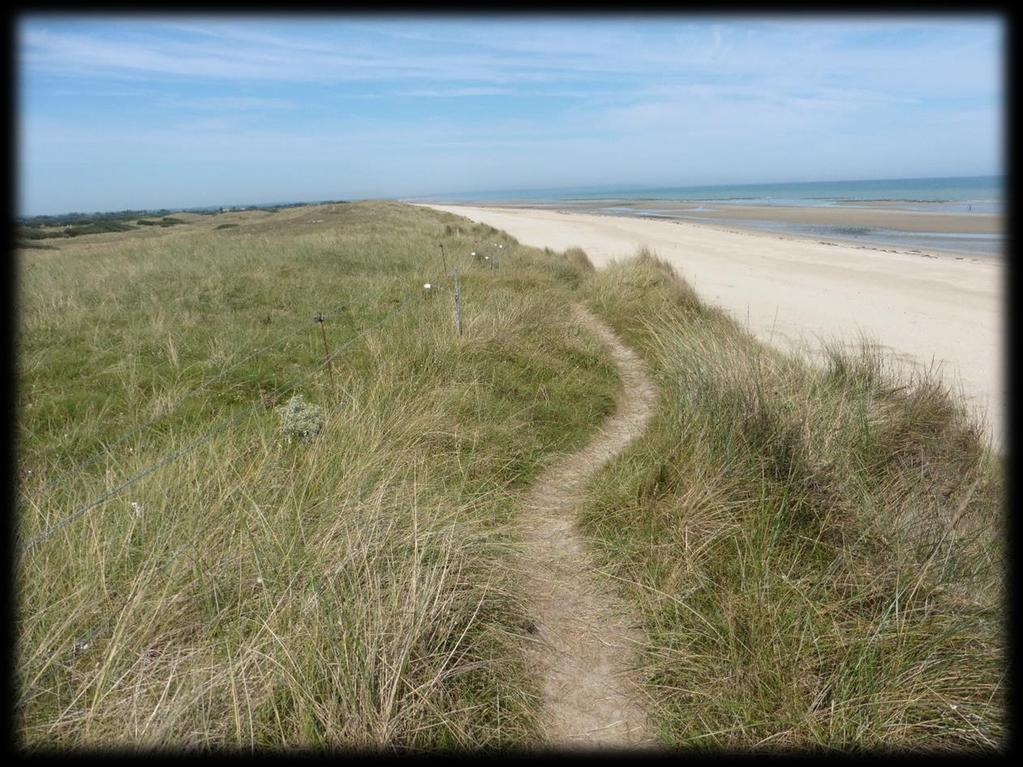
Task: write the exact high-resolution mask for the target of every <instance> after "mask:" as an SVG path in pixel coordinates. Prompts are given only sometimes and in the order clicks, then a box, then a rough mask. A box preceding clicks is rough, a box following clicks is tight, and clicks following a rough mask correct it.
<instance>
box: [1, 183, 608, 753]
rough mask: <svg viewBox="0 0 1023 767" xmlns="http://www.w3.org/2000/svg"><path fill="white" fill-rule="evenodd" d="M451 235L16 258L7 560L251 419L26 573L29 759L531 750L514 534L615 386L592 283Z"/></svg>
mask: <svg viewBox="0 0 1023 767" xmlns="http://www.w3.org/2000/svg"><path fill="white" fill-rule="evenodd" d="M224 219H229V220H228V221H227V223H237V224H239V225H238V226H237V228H234V229H233V230H232V233H231V235H230V237H223V236H220V235H219V234H218V236H212V234H211V233H212V232H213V231H214V230H216V229H217V228H219V227H220V226H222V224H223V223H224ZM310 220H316V221H318V222H320V223H318V224H316V225H310V224H309V223H308V222H309V221H310ZM459 221H460V220H459V219H457V218H455V217H453V216H448V215H445V214H440V213H437V212H434V211H428V210H424V209H420V208H414V207H411V206H403V205H398V204H388V203H359V204H346V205H334V206H320V207H317V208H311V209H304V208H296V209H288V210H282V211H280V212H277V213H274V214H272V215H268V214H266V213H265V212H252V213H251V214H250V213H244V214H238V213H235V214H232V215H229V216H212V217H195V218H194V219H190V220H189V221H188V222H186V224H184V225H178V226H175V227H172V228H171V229H164V230H159V228H157V227H146V228H144V229H145V231H143V230H139V231H137V232H131V233H117V234H113V233H108V234H105V235H95V236H89V237H81V238H76V239H75V241H74V242H68V243H66V244H64V243H62V244H61V246H60V248H59V249H58V250H52V251H51V250H47V251H39V252H37V251H31V252H30V253H25V252H22V253H20V254H19V278H20V280H19V306H18V318H19V337H18V345H17V355H18V402H19V411H18V413H19V417H18V424H17V426H18V450H19V463H18V468H19V478H20V482H19V491H20V499H21V500H20V503H19V508H18V522H17V533H18V539H19V546H20V545H22V544H23V543H24V542H25V541H27V540H32V539H33V537H35V536H38V535H40V534H45V532H46V531H47V530H50V529H52V525H53V524H54V523H55V522H57V521H59V520H60V519H62V518H65V517H66V516H67V515H69V514H71V513H73V512H74V511H75V510H77V509H80V508H82V507H83V505H85V504H87V502H88V501H90V500H91V499H93V498H96V497H98V496H101V495H102V494H103V493H104V492H105V491H106V490H108V489H109V488H112V487H116V486H117V485H118V484H120V483H121V482H122V481H123V480H124V479H126V478H129V477H131V476H133V475H134V474H135V473H136V472H139V471H141V470H143V469H144V468H145V467H147V466H150V465H152V464H153V463H154V462H157V461H159V460H160V459H161V458H162V457H164V456H166V455H168V454H170V453H171V451H174V450H175V449H178V448H182V447H187V446H189V445H190V444H191V441H192V440H194V439H196V437H199V436H201V435H203V434H204V433H206V432H207V431H208V430H209V429H210V428H211V427H214V426H216V425H217V424H219V423H222V420H223V419H225V418H229V417H231V416H232V415H233V414H237V413H246V411H247V410H249V409H251V412H247V413H246V414H245V415H243V416H242V417H241V418H240V420H239V421H238V422H237V423H234V424H232V425H230V426H229V427H228V428H224V429H223V430H222V431H219V432H217V433H215V434H213V435H212V436H211V437H210V438H209V439H208V440H207V441H205V442H202V443H201V444H199V445H197V446H195V447H193V448H192V449H189V450H187V451H186V452H184V453H183V454H182V455H181V456H180V457H178V458H177V459H176V460H174V461H172V462H170V463H168V464H167V465H166V466H164V467H163V468H161V469H159V470H158V471H155V472H154V473H152V474H149V475H148V476H145V477H143V478H142V479H140V480H139V481H138V482H137V483H136V484H133V485H131V486H130V487H129V488H127V489H126V490H124V491H123V492H121V493H119V494H117V495H116V496H115V497H112V498H110V499H109V500H107V501H106V502H105V503H103V504H101V505H99V506H97V507H96V508H94V509H92V510H91V511H89V512H88V513H85V514H83V515H81V516H80V517H78V518H76V519H74V520H73V521H71V522H70V523H68V524H67V525H66V526H65V527H63V528H61V529H60V530H59V531H57V532H55V533H53V534H52V535H50V536H49V537H48V538H46V539H45V540H42V541H41V542H39V543H38V544H36V545H34V546H33V547H32V548H31V549H28V550H23V553H21V554H19V556H18V560H17V564H16V609H17V615H18V625H17V647H16V651H17V654H16V672H17V682H18V684H17V695H18V696H19V698H20V699H21V705H20V706H19V708H18V709H17V712H16V721H15V731H16V735H17V737H18V739H19V742H20V743H21V744H22V745H23V746H24V747H26V748H29V749H33V750H36V749H43V750H46V749H53V748H59V749H64V748H95V747H99V748H119V749H120V748H134V747H143V748H150V747H164V748H175V749H178V748H182V747H186V748H197V749H203V748H210V747H214V748H240V749H251V748H257V747H288V748H293V747H297V748H310V747H313V748H315V747H343V748H346V749H349V748H360V747H365V748H374V747H379V746H384V747H388V748H406V747H416V748H430V747H440V746H456V747H457V746H473V747H488V746H497V745H514V744H524V743H534V742H535V741H536V739H537V738H538V733H539V727H538V719H537V717H538V715H539V687H538V681H537V680H536V679H535V678H534V672H533V670H532V669H530V668H527V667H526V666H525V664H524V662H523V659H522V658H523V656H522V651H521V650H522V646H523V643H524V642H525V641H526V639H525V637H526V634H527V632H528V621H527V619H526V616H525V614H524V608H523V606H522V602H521V597H520V589H519V587H518V585H517V580H516V579H517V575H516V574H515V573H514V572H513V571H512V569H511V566H510V564H509V563H510V562H511V561H512V557H511V556H510V552H511V548H512V547H513V545H514V541H513V540H512V539H511V537H510V534H509V532H508V530H509V522H510V521H511V520H512V519H513V517H514V515H515V512H516V508H517V505H516V504H517V503H518V496H519V491H520V490H521V489H522V488H523V487H525V486H526V485H528V483H529V481H530V480H531V478H532V477H533V476H534V475H535V474H536V473H537V471H538V470H539V469H540V468H541V467H542V466H543V465H544V463H545V462H546V461H547V460H549V458H550V457H551V456H552V454H554V453H556V452H559V451H566V450H570V449H572V448H573V447H575V446H577V445H579V444H581V443H582V442H583V441H584V440H585V439H586V438H587V436H588V435H589V434H590V432H591V431H592V429H593V428H594V427H595V425H596V424H598V423H599V422H600V420H601V419H602V418H603V417H604V416H605V415H606V414H607V413H608V412H610V410H611V408H612V406H613V401H614V395H615V392H616V390H617V380H616V378H615V375H614V369H613V367H612V366H611V365H610V363H609V362H608V361H607V360H606V358H605V354H604V352H603V350H602V349H601V347H600V345H599V343H598V342H596V341H595V340H594V339H593V338H591V337H590V335H589V334H588V333H587V332H586V331H585V330H584V329H583V328H581V327H579V326H578V325H577V324H576V322H575V320H574V319H573V315H572V314H571V312H570V310H569V306H570V304H571V302H572V301H573V300H575V298H574V296H576V294H577V292H578V291H579V290H580V288H581V285H582V284H583V283H584V281H585V279H586V274H587V269H586V268H585V266H583V265H581V264H580V262H579V259H578V257H576V258H574V259H572V258H566V257H564V256H562V255H560V254H555V255H545V254H543V253H542V252H539V251H534V250H531V249H528V248H524V247H521V246H519V245H518V244H517V243H516V242H514V241H513V240H511V239H510V238H507V237H505V236H501V235H499V234H498V233H496V232H494V230H491V229H489V228H486V227H472V226H466V225H464V222H462V224H461V225H460V227H459V230H456V229H455V228H453V227H452V223H453V222H455V223H457V222H459ZM491 242H494V243H496V242H500V243H501V244H502V245H503V248H502V249H501V254H502V255H501V260H500V267H499V268H498V269H496V270H491V269H489V268H486V269H485V268H482V267H476V266H474V265H473V264H472V263H471V262H470V260H469V256H468V254H469V252H470V250H473V249H476V250H479V248H480V247H490V245H487V243H491ZM439 243H444V245H445V251H446V257H447V260H448V266H449V267H450V266H451V265H452V264H453V263H455V262H456V261H457V262H458V263H459V264H460V265H461V267H462V270H461V271H462V297H463V302H464V306H463V324H464V335H463V337H462V338H460V339H459V338H456V337H455V336H454V332H453V324H452V304H451V286H450V281H449V280H447V279H446V278H445V277H444V275H443V270H442V267H441V258H440V250H439V248H438V244H439ZM426 282H430V283H432V284H433V289H432V290H431V291H429V292H426V291H424V290H423V288H422V285H423V284H424V283H426ZM410 296H411V298H409V297H410ZM406 300H407V303H405V304H402V302H403V301H406ZM398 306H403V307H404V308H402V309H401V310H400V311H398V312H397V313H394V314H391V312H394V310H395V308H396V307H398ZM317 312H323V313H324V314H325V315H327V321H326V322H325V323H324V328H325V330H326V332H327V334H328V343H329V345H330V348H331V350H332V351H333V350H337V349H341V347H342V346H343V344H345V343H348V342H349V341H352V339H355V340H354V341H352V342H351V345H350V346H348V347H347V348H345V349H344V353H343V354H339V355H338V357H337V359H336V361H335V364H334V365H333V368H332V372H330V371H328V370H327V369H323V370H321V371H319V372H314V371H315V369H316V366H317V365H318V364H320V363H322V362H323V358H324V351H323V339H322V337H321V334H320V327H319V325H317V324H316V323H314V322H312V317H313V315H314V314H316V313H317ZM376 323H380V324H379V325H376ZM367 329H368V330H367ZM360 333H362V335H359V334H360ZM264 347H270V348H267V349H266V350H265V351H263V352H262V353H258V354H257V353H256V352H259V351H260V350H262V349H263V348H264ZM211 380H212V381H213V383H211V384H208V385H207V383H208V382H210V381H211ZM197 388H198V391H197V393H195V394H191V395H190V392H193V391H195V390H197ZM293 394H301V395H302V396H303V397H304V398H305V399H306V400H307V401H308V402H311V403H313V404H315V405H317V406H319V407H320V408H321V409H322V414H323V427H322V430H321V431H320V433H319V434H318V435H317V436H316V437H315V438H314V439H312V440H311V441H309V442H304V441H301V440H292V441H289V440H287V439H286V438H285V435H284V433H283V432H282V429H281V423H280V418H279V412H278V411H277V410H276V408H277V407H278V406H280V405H282V404H283V403H285V402H286V401H287V400H288V398H289V397H290V396H291V395H293ZM253 406H255V408H254V409H252V408H253ZM168 410H169V411H170V413H169V415H167V416H166V417H162V416H163V414H164V413H166V412H168ZM150 421H153V423H152V424H151V425H150V426H148V427H147V428H144V429H142V430H140V431H139V432H138V433H135V434H133V435H132V436H130V437H129V438H128V439H127V440H124V441H118V438H119V436H120V435H122V434H124V433H125V432H131V430H132V429H134V428H137V427H139V426H140V425H145V424H147V423H149V422H150ZM96 451H101V452H100V455H101V458H100V459H99V460H97V461H95V462H93V463H91V464H86V465H84V466H82V468H81V469H80V470H76V467H78V466H79V465H81V464H82V463H83V462H85V461H88V459H89V457H90V456H92V455H95V454H96Z"/></svg>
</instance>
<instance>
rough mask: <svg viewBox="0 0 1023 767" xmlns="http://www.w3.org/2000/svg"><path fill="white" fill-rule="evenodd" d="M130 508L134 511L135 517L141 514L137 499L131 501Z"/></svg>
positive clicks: (140, 505) (140, 506)
mask: <svg viewBox="0 0 1023 767" xmlns="http://www.w3.org/2000/svg"><path fill="white" fill-rule="evenodd" d="M131 510H132V511H134V512H135V516H136V517H141V516H142V504H141V503H139V502H138V501H132V502H131Z"/></svg>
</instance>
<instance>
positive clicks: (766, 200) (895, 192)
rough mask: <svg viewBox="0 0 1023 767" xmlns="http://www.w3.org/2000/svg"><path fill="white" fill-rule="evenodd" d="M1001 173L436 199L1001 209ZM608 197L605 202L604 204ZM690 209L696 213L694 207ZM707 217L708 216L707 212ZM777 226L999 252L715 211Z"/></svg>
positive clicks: (913, 245) (642, 210) (994, 243)
mask: <svg viewBox="0 0 1023 767" xmlns="http://www.w3.org/2000/svg"><path fill="white" fill-rule="evenodd" d="M1004 190H1005V178H1004V177H1003V176H970V177H956V178H904V179H879V180H873V181H814V182H799V183H787V184H738V185H730V186H678V187H637V186H631V187H629V186H603V187H572V188H563V189H533V190H528V189H526V190H514V191H491V192H476V193H471V194H457V195H438V196H432V197H430V198H423V199H429V200H430V201H434V202H464V203H518V204H534V205H541V206H559V205H565V206H576V207H580V208H583V209H586V210H589V211H592V212H601V213H610V214H613V215H627V216H643V217H654V218H676V217H679V211H677V210H672V209H671V208H670V207H659V206H658V202H661V203H663V202H668V201H670V202H673V203H679V202H681V203H686V204H688V205H695V206H696V207H690V208H689V209H688V210H687V211H686V212H685V215H684V218H687V219H690V220H693V219H698V218H699V213H700V212H701V211H709V210H712V209H717V210H718V211H720V210H721V208H722V207H724V206H727V205H762V206H796V207H835V206H856V207H871V206H877V207H894V208H899V209H903V210H915V211H922V212H928V213H962V214H967V215H968V214H971V213H972V214H982V213H986V214H1001V213H1003V211H1004V199H1005V192H1004ZM603 203H606V204H603ZM694 214H695V215H694ZM708 220H710V219H708ZM714 220H715V221H717V222H718V223H732V224H734V225H736V226H739V227H751V228H754V229H762V230H767V231H775V232H778V233H783V232H787V233H791V234H798V235H801V236H813V237H824V238H827V239H832V240H840V241H846V242H858V243H861V244H864V245H870V246H888V247H894V248H899V249H907V248H908V249H910V250H918V249H919V250H941V251H948V252H958V253H964V254H970V255H985V256H996V255H999V254H1001V253H1003V252H1004V248H1005V238H1004V236H1003V235H1002V234H969V233H965V232H963V233H957V232H934V233H927V232H905V231H899V230H895V229H867V228H863V227H845V226H826V225H815V226H808V225H803V224H794V223H785V222H780V221H771V220H762V221H755V220H749V219H744V220H741V221H739V220H735V221H727V220H726V219H722V218H716V219H714Z"/></svg>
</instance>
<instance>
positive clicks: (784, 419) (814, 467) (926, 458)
mask: <svg viewBox="0 0 1023 767" xmlns="http://www.w3.org/2000/svg"><path fill="white" fill-rule="evenodd" d="M586 290H587V294H588V297H589V301H590V303H591V304H592V306H593V307H594V308H595V309H596V311H597V312H598V313H599V314H601V315H603V316H604V317H605V318H606V319H607V320H608V321H609V322H610V323H611V324H612V325H613V326H614V327H615V328H616V329H617V331H618V332H619V333H621V334H622V335H623V336H624V337H625V338H626V339H627V340H628V342H630V343H631V344H632V345H633V346H634V347H635V348H637V349H638V350H639V351H640V352H641V353H642V355H643V356H644V357H645V358H646V359H647V361H648V362H649V364H650V365H651V368H652V370H653V372H654V374H655V376H656V379H657V382H658V384H659V386H660V388H661V391H662V395H661V400H660V405H659V410H658V413H657V415H656V416H655V419H654V422H653V424H652V426H651V427H650V429H649V430H648V432H647V433H646V434H645V436H644V437H643V438H642V439H640V440H639V441H637V442H636V443H634V444H633V446H632V447H631V448H630V449H629V450H627V451H626V452H625V453H624V454H623V455H622V456H621V457H620V458H618V459H617V460H615V461H614V462H612V463H611V464H610V465H609V466H608V467H607V469H606V470H605V471H603V472H602V473H601V475H599V476H598V478H597V479H596V480H595V482H594V484H593V486H592V487H591V499H590V502H589V504H588V506H587V508H586V509H585V510H584V512H583V517H582V519H583V525H584V527H585V529H586V531H587V532H588V533H589V534H590V536H591V537H592V539H593V541H594V542H595V544H596V546H597V548H598V549H599V551H600V553H601V556H602V558H603V561H604V562H605V564H606V566H607V568H608V569H609V572H611V573H612V574H613V575H614V576H615V577H616V578H618V579H619V582H620V583H621V584H622V588H623V589H624V590H625V591H626V593H627V594H628V595H629V597H630V598H632V599H634V600H635V601H636V602H637V603H638V604H639V605H640V608H641V610H642V613H643V615H644V622H645V628H646V632H647V638H648V644H647V651H646V654H645V660H644V667H643V669H642V673H643V675H644V678H645V681H646V684H647V686H648V689H649V690H650V691H651V693H652V697H653V700H654V701H655V705H654V709H655V710H654V715H655V719H656V721H657V722H658V726H659V730H660V734H661V737H662V739H664V740H665V741H666V742H668V743H671V744H675V745H679V746H695V747H701V748H728V749H733V748H739V747H750V746H762V747H769V748H803V747H811V746H825V747H837V748H843V749H844V748H848V749H865V748H869V749H877V748H900V749H901V748H913V749H936V748H938V749H940V748H981V749H988V748H994V747H997V746H1000V745H1003V744H1004V739H1005V737H1006V731H1005V728H1006V716H1005V706H1006V686H1005V682H1006V679H1005V674H1006V668H1007V659H1006V655H1005V642H1004V637H1003V633H1004V618H1005V609H1004V598H1005V594H1004V588H1003V578H1004V550H1003V545H1002V543H1001V541H1002V540H1004V531H1005V526H1004V523H1005V516H1004V492H1005V491H1004V480H1003V467H1002V466H1001V464H1000V459H999V458H998V457H997V456H996V455H995V454H993V453H992V452H991V451H990V450H989V449H988V448H987V446H986V440H985V438H984V433H983V431H982V429H981V428H980V426H979V425H977V424H975V423H974V422H972V421H971V420H970V419H969V417H968V416H967V415H966V411H965V409H964V408H963V406H962V405H961V403H960V402H959V401H958V400H956V399H955V398H954V397H952V396H951V395H950V393H949V392H948V391H947V390H946V389H945V388H944V387H943V386H942V385H941V384H940V383H939V382H938V378H937V377H936V376H934V375H931V374H929V373H928V372H926V371H924V372H919V371H918V372H910V371H906V370H901V371H900V370H896V369H894V368H892V367H891V365H890V364H889V363H888V362H887V361H886V359H885V358H884V357H882V356H881V355H880V354H879V353H877V351H876V348H877V347H872V346H870V345H864V346H863V348H861V349H858V350H851V351H850V350H842V349H840V348H838V347H833V348H831V349H830V350H828V352H827V359H828V361H827V364H825V365H823V366H814V365H810V364H807V363H806V362H804V361H802V360H800V359H797V358H795V357H791V356H786V355H783V354H782V353H780V352H777V351H775V350H773V349H771V348H768V347H766V346H764V345H763V344H761V343H759V342H758V341H756V340H755V339H754V338H753V337H752V336H751V335H750V334H748V333H747V332H746V331H745V330H743V329H742V328H741V327H740V326H739V325H737V324H736V323H734V322H733V321H732V320H731V319H730V318H728V317H727V316H725V315H724V314H723V313H721V312H720V311H718V310H715V309H713V308H710V307H708V306H706V305H704V304H703V303H701V302H700V301H699V299H698V298H697V296H696V294H695V293H694V292H693V291H692V289H691V288H690V287H689V286H688V285H687V284H686V283H685V282H684V281H683V280H681V279H680V278H678V277H677V275H675V274H674V273H673V271H672V269H671V268H670V267H669V266H668V265H667V264H665V263H664V262H661V261H659V260H658V259H657V258H656V257H654V256H652V255H651V254H650V253H646V252H644V253H641V254H640V255H639V256H638V257H637V258H635V259H633V260H631V261H628V262H625V263H618V264H614V265H612V266H610V267H609V268H607V269H606V270H603V271H601V272H599V273H597V274H596V275H595V276H594V277H593V278H592V279H591V280H590V282H589V283H588V284H587V287H586Z"/></svg>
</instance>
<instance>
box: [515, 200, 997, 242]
mask: <svg viewBox="0 0 1023 767" xmlns="http://www.w3.org/2000/svg"><path fill="white" fill-rule="evenodd" d="M610 206H614V207H615V208H618V209H622V210H623V211H624V210H625V209H629V210H635V211H637V212H638V211H643V210H644V209H654V210H657V211H663V212H664V213H665V214H668V215H671V216H673V217H674V216H677V217H679V218H683V219H688V220H696V221H701V220H717V219H720V220H725V221H753V220H770V221H779V222H785V223H792V224H807V225H830V226H850V227H864V228H877V229H896V230H900V231H906V232H934V233H956V232H958V233H964V234H999V233H1001V232H1002V231H1003V226H1004V220H1003V218H1002V216H1000V215H996V214H971V215H967V214H957V213H943V212H932V211H927V210H907V209H905V208H900V207H896V206H895V205H883V204H882V203H871V205H870V207H866V206H864V205H859V204H855V203H850V204H848V205H841V206H839V205H834V206H827V207H824V206H821V207H811V206H799V207H797V206H793V205H737V204H727V205H726V204H714V203H704V204H701V205H697V204H695V203H691V202H677V201H674V200H600V201H599V202H597V201H594V202H589V201H585V202H584V201H579V202H559V203H557V205H528V206H526V205H503V206H501V207H507V208H533V209H541V210H543V209H552V210H553V209H556V210H568V211H571V212H579V213H597V212H598V210H597V209H598V208H607V207H610Z"/></svg>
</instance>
